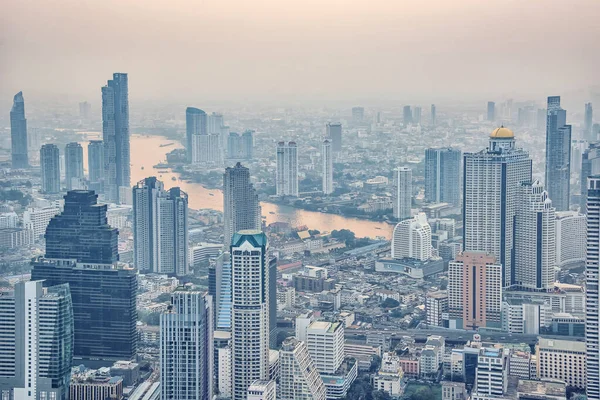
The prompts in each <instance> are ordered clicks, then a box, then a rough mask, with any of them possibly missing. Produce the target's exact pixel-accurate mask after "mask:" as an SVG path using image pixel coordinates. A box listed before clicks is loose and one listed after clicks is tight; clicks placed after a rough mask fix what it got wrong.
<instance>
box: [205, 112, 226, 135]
mask: <svg viewBox="0 0 600 400" xmlns="http://www.w3.org/2000/svg"><path fill="white" fill-rule="evenodd" d="M223 126H225V123H224V122H223V114H219V113H215V112H213V113H212V114H210V115H209V116H208V133H209V134H216V135H221V128H223Z"/></svg>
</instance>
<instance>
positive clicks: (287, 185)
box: [276, 142, 298, 197]
mask: <svg viewBox="0 0 600 400" xmlns="http://www.w3.org/2000/svg"><path fill="white" fill-rule="evenodd" d="M276 190H277V196H295V197H298V146H297V145H296V142H289V143H285V142H279V143H277V178H276Z"/></svg>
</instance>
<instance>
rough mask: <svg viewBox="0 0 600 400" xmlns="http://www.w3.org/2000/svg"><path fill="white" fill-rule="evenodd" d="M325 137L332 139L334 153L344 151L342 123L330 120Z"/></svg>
mask: <svg viewBox="0 0 600 400" xmlns="http://www.w3.org/2000/svg"><path fill="white" fill-rule="evenodd" d="M325 137H326V138H327V139H329V140H330V141H331V151H333V152H334V153H339V152H340V151H342V124H340V123H339V122H338V123H333V124H332V123H330V122H328V123H327V125H325Z"/></svg>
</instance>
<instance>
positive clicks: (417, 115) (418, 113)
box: [412, 106, 421, 125]
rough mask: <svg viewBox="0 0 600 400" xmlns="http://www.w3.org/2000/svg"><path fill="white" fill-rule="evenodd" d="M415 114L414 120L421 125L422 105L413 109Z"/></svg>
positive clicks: (414, 122)
mask: <svg viewBox="0 0 600 400" xmlns="http://www.w3.org/2000/svg"><path fill="white" fill-rule="evenodd" d="M412 114H413V116H412V122H413V124H415V125H420V124H421V107H419V106H415V109H414V110H413V113H412Z"/></svg>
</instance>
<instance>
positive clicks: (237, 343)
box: [231, 230, 269, 400]
mask: <svg viewBox="0 0 600 400" xmlns="http://www.w3.org/2000/svg"><path fill="white" fill-rule="evenodd" d="M267 253H268V243H267V237H266V235H265V234H264V233H262V232H261V231H256V230H243V231H239V232H238V233H236V234H234V235H233V238H232V241H231V267H232V281H231V282H232V288H233V295H232V321H231V334H232V391H233V393H232V398H233V400H243V399H246V396H247V394H248V393H247V392H248V387H249V386H250V385H251V384H252V383H253V382H254V381H257V380H268V379H269V263H268V259H267Z"/></svg>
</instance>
